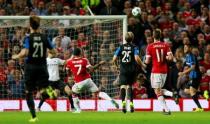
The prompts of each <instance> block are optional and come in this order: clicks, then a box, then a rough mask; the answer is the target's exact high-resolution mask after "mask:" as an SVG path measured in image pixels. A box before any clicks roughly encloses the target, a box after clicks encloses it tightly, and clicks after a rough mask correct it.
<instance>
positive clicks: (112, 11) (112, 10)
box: [100, 0, 119, 15]
mask: <svg viewBox="0 0 210 124" xmlns="http://www.w3.org/2000/svg"><path fill="white" fill-rule="evenodd" d="M104 3H105V5H106V6H105V7H104V8H102V9H101V11H100V15H118V14H119V11H118V10H117V8H116V7H114V6H112V0H104Z"/></svg>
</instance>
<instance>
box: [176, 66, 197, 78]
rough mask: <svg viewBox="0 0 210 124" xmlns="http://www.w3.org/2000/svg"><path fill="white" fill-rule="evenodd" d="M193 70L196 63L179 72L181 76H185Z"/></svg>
mask: <svg viewBox="0 0 210 124" xmlns="http://www.w3.org/2000/svg"><path fill="white" fill-rule="evenodd" d="M192 70H195V65H192V66H191V67H190V68H188V69H186V70H184V71H183V72H179V76H183V75H185V74H188V73H189V72H191V71H192Z"/></svg>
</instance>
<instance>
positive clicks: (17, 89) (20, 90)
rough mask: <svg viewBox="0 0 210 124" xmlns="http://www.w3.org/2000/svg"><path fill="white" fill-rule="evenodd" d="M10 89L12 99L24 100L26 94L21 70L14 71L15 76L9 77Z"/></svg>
mask: <svg viewBox="0 0 210 124" xmlns="http://www.w3.org/2000/svg"><path fill="white" fill-rule="evenodd" d="M7 81H8V88H9V92H10V95H11V97H12V98H13V99H14V98H15V99H17V98H23V94H24V82H23V80H22V75H21V72H20V71H19V70H17V69H16V70H14V74H10V75H8V79H7Z"/></svg>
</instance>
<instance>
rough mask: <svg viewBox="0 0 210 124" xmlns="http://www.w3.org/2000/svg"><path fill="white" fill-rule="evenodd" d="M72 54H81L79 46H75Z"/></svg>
mask: <svg viewBox="0 0 210 124" xmlns="http://www.w3.org/2000/svg"><path fill="white" fill-rule="evenodd" d="M73 55H75V56H80V55H81V49H80V48H75V49H74V51H73Z"/></svg>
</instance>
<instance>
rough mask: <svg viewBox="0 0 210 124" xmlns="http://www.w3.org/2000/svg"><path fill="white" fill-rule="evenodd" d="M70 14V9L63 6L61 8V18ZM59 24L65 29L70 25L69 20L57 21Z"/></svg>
mask: <svg viewBox="0 0 210 124" xmlns="http://www.w3.org/2000/svg"><path fill="white" fill-rule="evenodd" d="M70 14H71V11H70V7H69V6H64V7H63V14H62V15H63V16H69V15H70ZM59 23H60V24H62V25H63V26H65V27H68V26H69V25H70V20H59Z"/></svg>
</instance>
